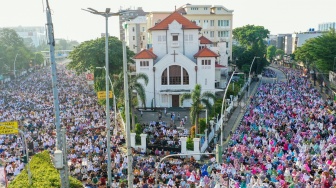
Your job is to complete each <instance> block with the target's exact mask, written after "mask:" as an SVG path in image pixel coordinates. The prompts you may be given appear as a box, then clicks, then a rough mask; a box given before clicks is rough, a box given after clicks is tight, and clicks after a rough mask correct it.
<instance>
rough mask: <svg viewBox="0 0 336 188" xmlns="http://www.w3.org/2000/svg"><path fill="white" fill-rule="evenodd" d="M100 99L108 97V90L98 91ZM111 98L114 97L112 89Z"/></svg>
mask: <svg viewBox="0 0 336 188" xmlns="http://www.w3.org/2000/svg"><path fill="white" fill-rule="evenodd" d="M97 96H98V99H106V91H98V92H97ZM109 98H112V91H110V94H109Z"/></svg>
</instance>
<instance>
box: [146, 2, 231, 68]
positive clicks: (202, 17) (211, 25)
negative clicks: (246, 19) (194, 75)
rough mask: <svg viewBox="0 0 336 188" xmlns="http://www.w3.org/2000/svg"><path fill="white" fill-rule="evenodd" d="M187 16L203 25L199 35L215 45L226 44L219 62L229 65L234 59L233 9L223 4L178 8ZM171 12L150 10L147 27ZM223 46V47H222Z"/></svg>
mask: <svg viewBox="0 0 336 188" xmlns="http://www.w3.org/2000/svg"><path fill="white" fill-rule="evenodd" d="M176 12H178V13H180V14H181V15H183V16H184V17H185V18H187V19H189V20H190V21H191V22H194V23H195V24H196V25H198V26H200V27H201V30H200V31H199V33H198V37H200V36H205V37H206V38H208V39H209V40H210V41H212V43H213V46H223V45H224V46H225V48H226V51H225V54H223V56H221V61H220V62H219V63H220V64H221V65H223V66H227V65H228V62H229V60H232V18H233V10H229V9H227V8H225V7H224V6H222V5H191V4H186V5H183V6H181V7H180V8H178V9H177V10H176ZM168 15H170V12H150V13H148V14H147V28H151V27H153V26H155V25H156V24H158V23H160V21H161V20H163V19H164V18H165V17H167V16H168ZM151 37H152V36H151V35H148V41H147V44H148V49H149V48H151V46H152V43H153V41H152V38H151ZM220 48H221V47H220Z"/></svg>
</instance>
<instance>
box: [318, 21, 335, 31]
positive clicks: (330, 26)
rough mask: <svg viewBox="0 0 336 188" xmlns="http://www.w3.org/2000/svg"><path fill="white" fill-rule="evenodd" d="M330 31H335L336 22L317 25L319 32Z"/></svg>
mask: <svg viewBox="0 0 336 188" xmlns="http://www.w3.org/2000/svg"><path fill="white" fill-rule="evenodd" d="M330 29H336V22H327V23H320V24H318V30H319V31H329V30H330Z"/></svg>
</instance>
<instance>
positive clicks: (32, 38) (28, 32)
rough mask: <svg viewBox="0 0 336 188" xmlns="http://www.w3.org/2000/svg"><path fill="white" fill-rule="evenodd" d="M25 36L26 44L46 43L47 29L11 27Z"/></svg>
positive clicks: (37, 44) (35, 45)
mask: <svg viewBox="0 0 336 188" xmlns="http://www.w3.org/2000/svg"><path fill="white" fill-rule="evenodd" d="M10 29H13V30H15V32H16V33H17V34H18V35H19V36H20V37H21V38H23V40H24V42H25V44H27V45H32V46H34V47H37V46H40V45H41V44H46V42H47V41H46V38H47V37H46V30H45V28H44V27H22V26H19V27H10Z"/></svg>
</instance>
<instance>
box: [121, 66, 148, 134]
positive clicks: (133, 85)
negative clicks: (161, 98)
mask: <svg viewBox="0 0 336 188" xmlns="http://www.w3.org/2000/svg"><path fill="white" fill-rule="evenodd" d="M139 80H143V81H144V82H145V85H147V84H148V76H147V74H144V73H138V74H136V75H135V76H131V77H130V78H129V79H128V89H129V95H130V101H131V103H130V109H131V118H132V120H131V121H132V129H134V128H135V116H134V111H135V107H136V106H137V105H138V104H139V101H138V100H140V102H141V104H142V107H144V108H146V92H145V87H144V85H143V84H142V83H139ZM115 88H116V89H117V90H119V92H117V91H116V93H118V96H119V97H118V98H119V99H120V98H121V94H123V90H124V76H123V74H122V73H121V74H119V78H118V79H117V81H116V83H115ZM133 91H134V92H135V93H136V94H137V95H135V93H133Z"/></svg>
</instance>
